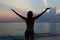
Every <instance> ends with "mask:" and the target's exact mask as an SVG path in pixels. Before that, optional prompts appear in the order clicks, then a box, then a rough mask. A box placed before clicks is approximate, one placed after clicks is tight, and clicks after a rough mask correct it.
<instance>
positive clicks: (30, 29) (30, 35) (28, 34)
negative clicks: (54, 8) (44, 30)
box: [11, 8, 50, 40]
mask: <svg viewBox="0 0 60 40" xmlns="http://www.w3.org/2000/svg"><path fill="white" fill-rule="evenodd" d="M48 9H50V8H46V9H45V10H44V11H43V12H42V13H41V14H39V15H37V16H35V17H32V16H33V12H32V11H29V12H28V14H27V18H26V17H24V16H22V15H20V14H18V13H17V12H15V11H14V10H13V9H11V10H12V11H13V12H14V13H15V14H16V15H18V16H19V17H21V18H22V19H24V20H25V21H26V25H27V28H26V31H25V40H34V21H35V20H36V19H37V18H39V17H40V16H42V15H43V14H44V13H45V12H46V11H47V10H48Z"/></svg>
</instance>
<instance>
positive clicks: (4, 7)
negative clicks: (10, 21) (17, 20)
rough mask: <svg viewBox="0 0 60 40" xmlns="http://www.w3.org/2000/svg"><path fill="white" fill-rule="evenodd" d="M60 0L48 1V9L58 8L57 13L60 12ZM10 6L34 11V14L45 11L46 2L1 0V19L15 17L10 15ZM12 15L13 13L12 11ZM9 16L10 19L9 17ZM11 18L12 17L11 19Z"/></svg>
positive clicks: (41, 0)
mask: <svg viewBox="0 0 60 40" xmlns="http://www.w3.org/2000/svg"><path fill="white" fill-rule="evenodd" d="M59 4H60V0H47V5H48V7H56V8H57V9H58V11H57V12H60V10H59V9H60V5H59ZM9 6H10V7H11V8H12V7H14V8H17V9H23V10H32V11H33V12H35V11H37V12H39V11H41V10H42V9H45V8H46V7H45V4H44V0H0V18H4V17H6V18H11V17H15V16H13V15H14V14H8V13H9V11H8V10H9ZM10 13H13V12H12V11H11V12H10ZM8 16H9V17H8ZM10 16H11V17H10Z"/></svg>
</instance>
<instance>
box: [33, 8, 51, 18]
mask: <svg viewBox="0 0 60 40" xmlns="http://www.w3.org/2000/svg"><path fill="white" fill-rule="evenodd" d="M50 8H51V7H50ZM50 8H46V9H45V10H44V11H43V12H42V13H41V14H39V15H37V16H35V17H33V18H34V19H37V18H39V17H40V16H42V15H43V14H44V13H45V12H46V11H47V10H48V9H50Z"/></svg>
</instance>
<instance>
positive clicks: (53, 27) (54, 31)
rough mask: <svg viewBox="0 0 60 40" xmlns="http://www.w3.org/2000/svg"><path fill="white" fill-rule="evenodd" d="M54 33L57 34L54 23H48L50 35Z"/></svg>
mask: <svg viewBox="0 0 60 40" xmlns="http://www.w3.org/2000/svg"><path fill="white" fill-rule="evenodd" d="M56 32H57V26H56V23H50V33H56Z"/></svg>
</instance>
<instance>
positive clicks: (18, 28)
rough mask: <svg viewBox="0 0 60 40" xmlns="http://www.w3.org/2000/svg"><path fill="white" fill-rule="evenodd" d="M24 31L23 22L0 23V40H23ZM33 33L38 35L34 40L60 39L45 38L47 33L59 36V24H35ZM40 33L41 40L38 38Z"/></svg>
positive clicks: (55, 38)
mask: <svg viewBox="0 0 60 40" xmlns="http://www.w3.org/2000/svg"><path fill="white" fill-rule="evenodd" d="M25 29H26V24H25V23H24V22H20V23H18V22H16V23H0V40H24V32H25ZM34 31H35V33H36V34H38V35H37V36H38V37H35V40H59V39H60V36H48V37H47V36H46V35H48V33H51V34H60V23H35V25H34ZM40 33H41V34H42V38H41V37H40V36H39V35H40ZM46 33H47V34H46ZM43 35H45V36H46V37H45V36H43ZM49 35H50V34H49Z"/></svg>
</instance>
